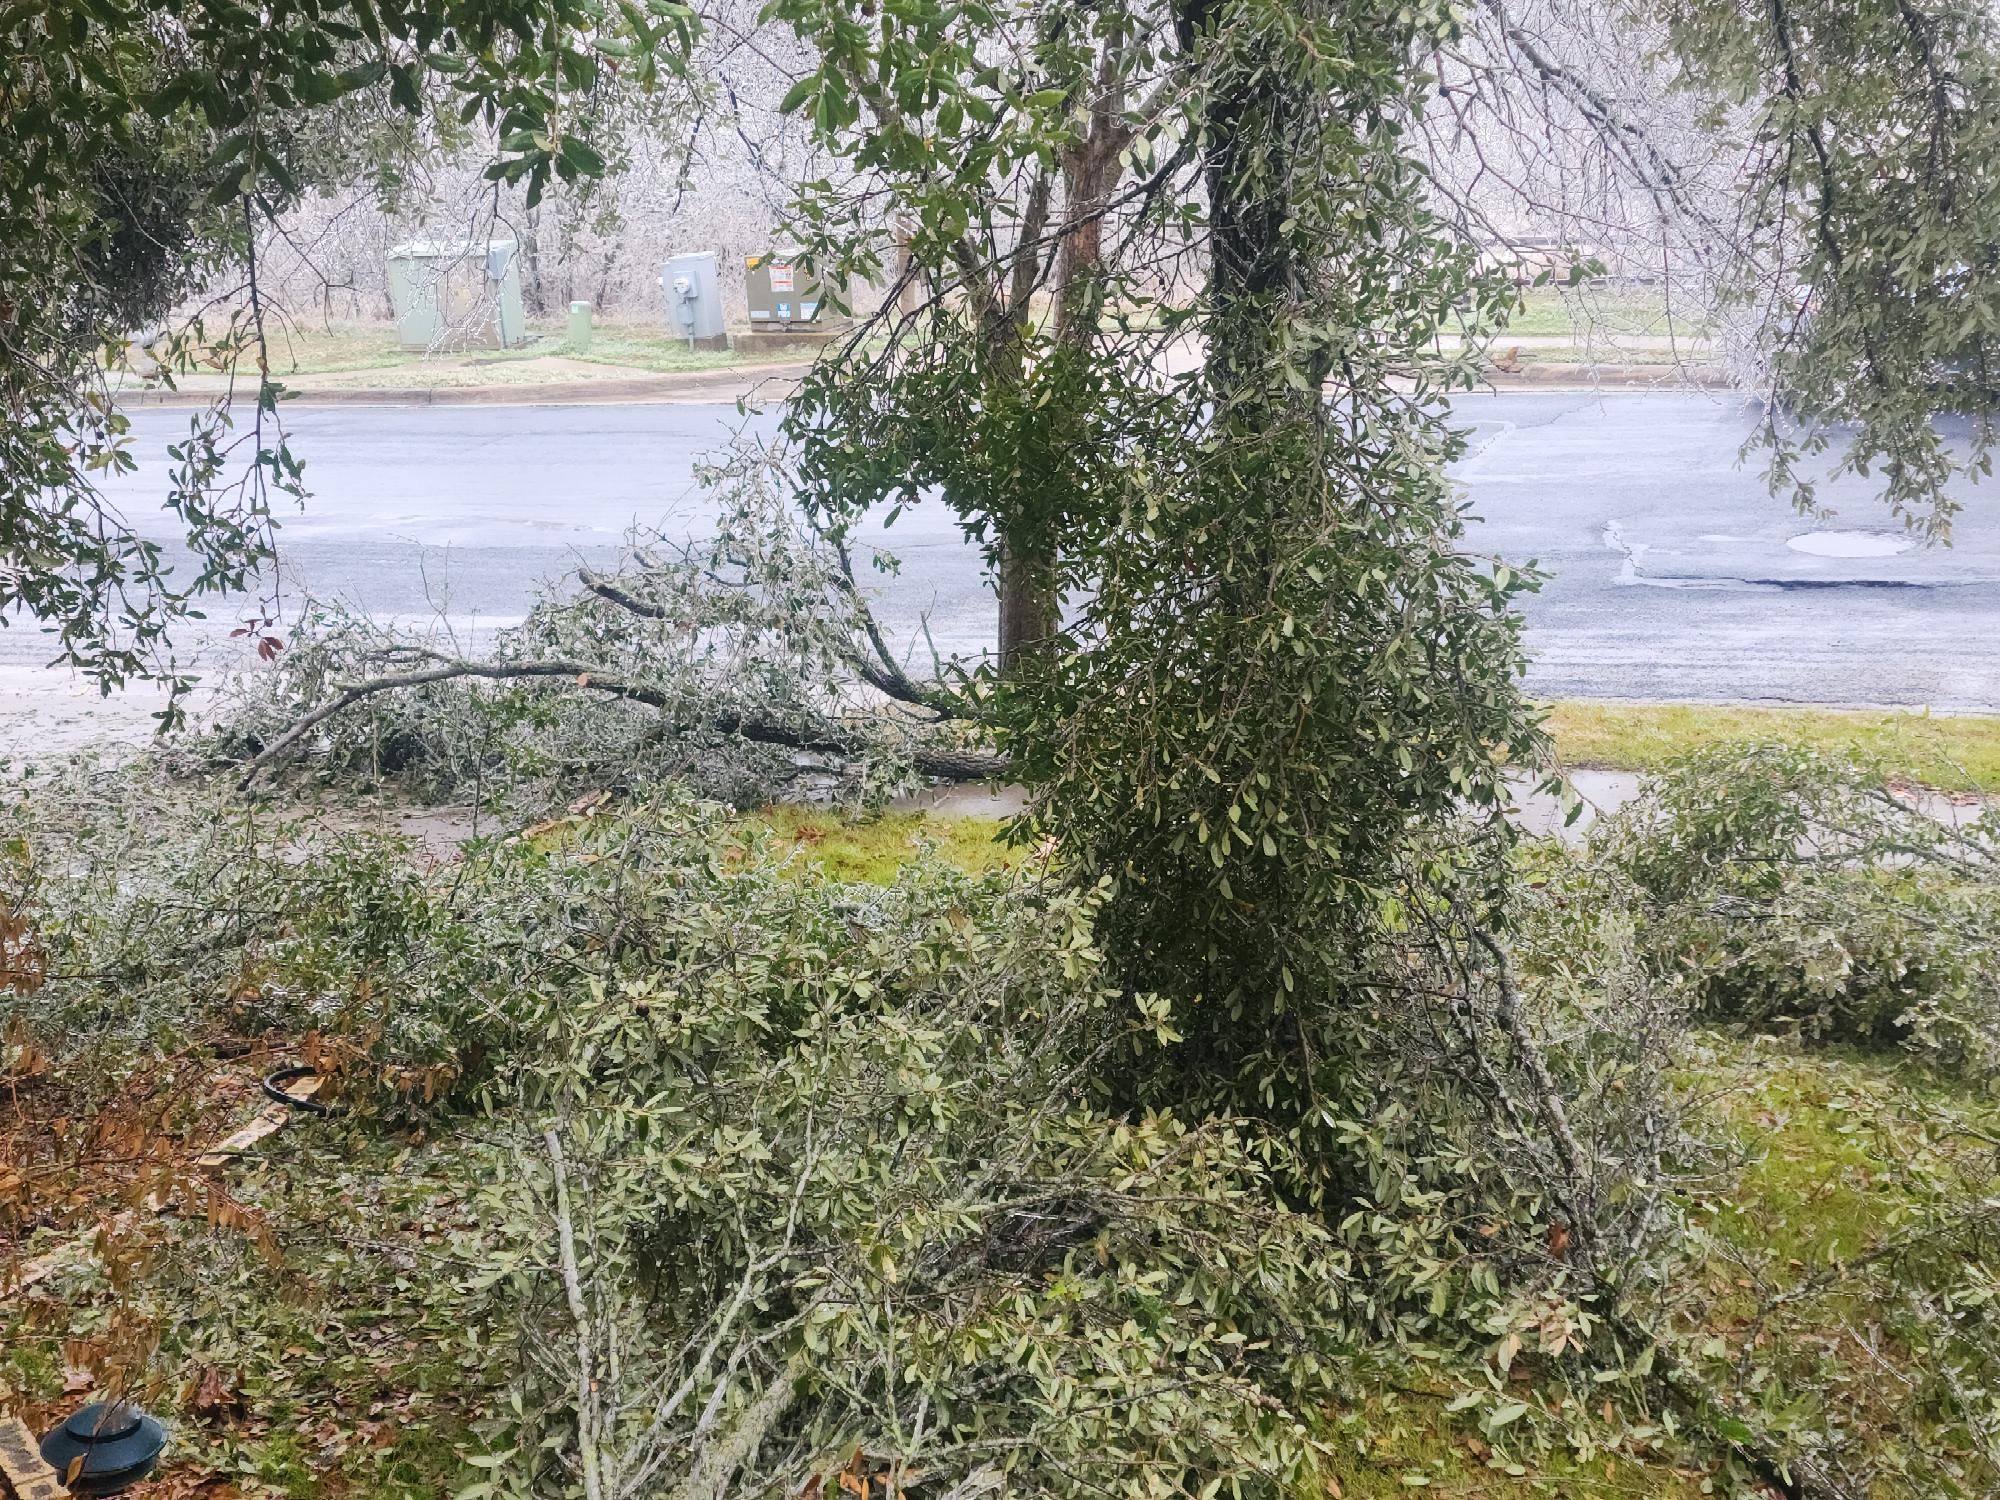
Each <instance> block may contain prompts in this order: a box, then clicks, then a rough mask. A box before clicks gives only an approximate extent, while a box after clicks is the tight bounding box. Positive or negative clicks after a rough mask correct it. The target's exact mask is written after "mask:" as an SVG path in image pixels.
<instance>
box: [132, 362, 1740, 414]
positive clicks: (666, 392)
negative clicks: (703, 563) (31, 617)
mask: <svg viewBox="0 0 2000 1500" xmlns="http://www.w3.org/2000/svg"><path fill="white" fill-rule="evenodd" d="M810 368H811V361H809V360H803V361H794V360H784V361H778V362H774V363H773V364H770V365H767V366H763V367H761V368H755V369H734V370H718V371H712V372H711V371H699V372H691V373H689V374H685V375H634V376H629V377H623V378H614V379H606V380H565V381H560V382H554V383H545V384H539V385H462V386H416V387H411V386H322V387H320V388H318V389H294V390H291V391H288V392H287V394H286V395H285V397H284V406H285V409H286V410H293V409H296V408H300V407H309V406H605V405H612V404H628V403H629V404H634V405H645V404H661V405H672V404H674V403H684V404H687V405H700V406H710V405H716V404H720V403H728V402H734V401H738V400H746V399H753V398H775V397H776V396H777V395H779V394H780V393H779V392H778V391H777V390H775V389H767V387H775V386H777V385H779V384H780V383H789V382H792V381H796V380H797V379H799V378H800V377H801V376H803V375H804V374H805V372H806V371H807V370H808V369H810ZM1484 380H1485V388H1486V389H1488V390H1493V391H1509V390H1539V391H1602V390H1632V391H1648V390H1657V391H1675V390H1679V391H1685V390H1703V391H1723V390H1730V389H1733V388H1734V386H1735V382H1734V381H1733V380H1731V379H1730V377H1729V375H1728V373H1727V372H1726V371H1724V370H1719V369H1716V368H1715V367H1713V366H1709V365H1553V364H1551V365H1537V364H1524V365H1522V366H1521V367H1520V368H1519V369H1516V370H1501V369H1496V368H1492V367H1490V366H1489V367H1488V368H1487V369H1486V371H1485V372H1484ZM220 394H221V393H220V392H216V391H170V390H165V389H159V388H156V389H141V390H135V391H120V392H118V393H116V394H115V395H114V396H113V398H112V399H113V401H114V402H115V403H116V404H117V405H119V406H124V407H142V406H158V407H174V408H191V407H203V406H207V405H209V404H210V403H211V402H213V401H214V400H216V398H217V397H218V396H219V395H220Z"/></svg>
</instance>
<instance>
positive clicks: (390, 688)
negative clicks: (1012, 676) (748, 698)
mask: <svg viewBox="0 0 2000 1500" xmlns="http://www.w3.org/2000/svg"><path fill="white" fill-rule="evenodd" d="M458 678H476V679H483V680H486V681H499V682H504V681H519V680H533V679H538V678H539V679H551V680H553V679H561V678H568V679H570V680H571V681H572V682H573V683H574V684H575V685H576V686H577V687H579V688H585V689H588V690H589V691H591V692H595V693H605V694H608V695H610V696H611V697H614V698H625V699H629V700H630V701H632V702H634V703H643V704H645V705H646V706H648V707H649V708H657V709H660V710H661V711H662V712H665V711H667V710H669V709H671V708H673V707H674V706H675V704H674V702H673V700H672V699H671V698H669V697H668V695H667V694H665V693H663V692H661V691H660V690H659V689H658V688H655V687H651V686H648V685H647V684H645V683H642V682H628V681H626V680H625V679H623V678H620V677H615V676H612V675H609V674H606V673H603V672H601V671H599V670H598V669H597V668H595V667H593V666H592V665H590V664H589V663H588V662H578V661H568V660H563V659H554V660H546V661H520V662H481V661H466V660H462V659H456V658H439V659H438V660H437V661H436V662H435V664H434V665H432V666H428V667H421V668H417V669H415V670H413V671H408V672H390V673H384V674H383V675H381V676H379V677H369V678H365V679H363V680H362V681H360V682H355V683H350V684H348V685H347V686H346V687H344V688H342V689H341V690H340V692H339V693H337V694H336V695H335V696H334V697H332V698H331V699H329V700H328V701H327V702H325V703H322V704H321V705H320V706H319V707H318V708H315V709H313V710H312V711H311V712H310V713H307V714H305V715H303V716H302V717H300V718H299V719H297V720H295V721H294V722H293V723H292V724H291V725H290V726H289V727H288V728H287V729H286V730H285V731H284V733H282V734H280V735H279V736H278V737H277V738H276V739H275V740H273V741H272V742H271V743H270V744H268V745H266V746H265V747H264V748H263V749H262V750H260V751H258V752H257V754H256V756H255V757H254V758H253V759H252V760H251V762H250V764H249V765H248V766H247V767H246V768H245V769H244V772H243V775H242V778H241V779H240V780H239V781H238V782H237V789H238V790H239V791H247V790H248V789H249V787H250V784H251V783H252V782H254V781H255V780H256V779H257V777H258V775H259V773H261V772H262V771H263V769H264V768H265V767H266V766H268V765H270V764H271V763H272V762H273V761H275V760H277V759H278V758H279V757H280V756H282V755H284V754H285V753H286V752H287V751H289V750H290V749H291V748H292V747H293V746H295V745H297V744H298V743H299V741H300V740H302V739H304V738H305V736H306V735H308V734H310V733H311V732H312V731H313V730H314V729H315V728H317V727H318V726H319V725H321V724H324V723H325V722H326V721H327V720H329V719H331V718H333V717H335V716H336V715H338V714H341V713H344V712H345V711H346V710H348V709H350V708H352V707H353V706H354V705H355V704H357V703H360V702H363V701H364V700H366V699H368V698H372V697H375V696H376V695H378V694H381V693H394V692H401V691H404V690H405V689H409V688H418V687H428V686H430V685H431V684H433V683H439V682H450V681H453V680H454V679H458ZM678 727H679V728H680V729H681V730H682V731H683V732H687V733H693V732H695V731H697V730H707V731H709V732H711V733H716V734H724V735H732V736H734V737H736V738H738V739H742V740H748V741H749V742H751V743H752V744H757V745H772V746H775V747H777V748H780V749H785V750H797V751H801V752H803V753H806V754H817V755H856V754H859V753H860V752H861V750H862V749H863V747H862V746H861V745H860V744H858V743H856V742H855V741H854V740H852V739H849V738H845V737H842V736H839V735H837V734H830V733H811V732H808V731H805V730H802V729H798V728H795V727H793V726H791V725H787V724H774V723H770V722H767V721H764V720H758V719H750V718H746V717H745V716H744V715H742V714H739V713H736V712H734V711H733V710H728V709H725V710H722V711H720V712H717V713H714V714H711V715H709V716H708V717H707V718H706V719H703V720H701V721H698V722H694V723H687V724H683V725H680V726H678ZM910 761H911V764H912V765H914V766H915V767H916V769H917V770H918V771H919V772H921V773H922V774H923V775H925V776H930V777H934V778H936V779H937V780H940V781H985V780H988V779H991V778H993V777H996V776H1000V775H1003V774H1005V772H1006V769H1007V763H1006V762H1005V761H1004V760H1002V759H1001V758H1000V757H998V756H995V755H987V754H982V753H980V752H978V751H972V750H944V749H937V748H934V747H930V746H921V745H920V746H917V747H915V748H913V750H912V752H911V755H910Z"/></svg>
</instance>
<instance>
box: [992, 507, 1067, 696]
mask: <svg viewBox="0 0 2000 1500" xmlns="http://www.w3.org/2000/svg"><path fill="white" fill-rule="evenodd" d="M1053 571H1054V570H1053V569H1052V568H1051V566H1050V565H1049V562H1048V560H1047V559H1045V558H1041V557H1036V556H1034V555H1032V554H1031V553H1029V552H1028V551H1027V550H1026V549H1023V548H1017V547H1012V546H1009V545H1008V544H1007V543H1006V542H1005V541H1004V540H1003V541H1002V542H1001V544H1000V675H1001V676H1002V677H1015V676H1018V675H1019V674H1020V673H1021V671H1022V670H1023V669H1024V668H1026V667H1029V666H1030V665H1032V664H1033V663H1034V662H1035V661H1036V660H1038V659H1039V658H1040V657H1041V656H1043V655H1044V654H1045V653H1046V652H1047V650H1048V646H1049V642H1050V641H1051V640H1053V639H1054V638H1055V633H1056V629H1057V627H1058V626H1059V625H1060V623H1061V621H1060V620H1059V619H1058V617H1057V602H1056V591H1055V581H1054V579H1053V578H1052V577H1051V574H1052V573H1053Z"/></svg>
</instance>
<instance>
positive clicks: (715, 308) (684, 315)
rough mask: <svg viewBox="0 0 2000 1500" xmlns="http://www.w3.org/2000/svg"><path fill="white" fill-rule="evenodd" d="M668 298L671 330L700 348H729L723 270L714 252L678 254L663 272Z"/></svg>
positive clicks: (692, 345)
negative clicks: (724, 315)
mask: <svg viewBox="0 0 2000 1500" xmlns="http://www.w3.org/2000/svg"><path fill="white" fill-rule="evenodd" d="M660 290H661V291H662V292H664V293H665V294H666V299H667V327H668V328H670V329H672V330H673V332H674V333H675V334H677V335H678V336H679V337H681V338H684V339H686V340H687V341H688V344H689V345H690V347H692V348H696V349H727V348H728V347H729V327H728V323H727V321H726V319H725V318H724V317H723V312H722V268H721V264H720V261H719V259H718V258H717V257H716V256H715V255H713V254H710V253H703V254H699V255H676V256H674V257H673V258H672V259H670V260H669V261H668V262H667V266H666V269H665V270H664V271H662V272H661V273H660Z"/></svg>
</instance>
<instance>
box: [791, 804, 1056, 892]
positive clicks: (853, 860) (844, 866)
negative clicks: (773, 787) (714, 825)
mask: <svg viewBox="0 0 2000 1500" xmlns="http://www.w3.org/2000/svg"><path fill="white" fill-rule="evenodd" d="M753 821H754V822H755V823H756V824H758V825H760V826H761V827H762V828H764V829H766V830H768V831H769V833H770V836H771V841H772V848H771V852H772V853H773V854H774V855H777V856H778V857H780V858H787V859H789V861H790V863H791V865H792V867H793V868H795V869H796V870H797V871H798V872H799V873H800V874H804V873H806V872H808V871H810V872H812V873H814V874H817V875H820V876H823V877H825V878H826V879H829V880H840V881H848V882H853V883H862V884H868V885H888V884H890V883H891V882H893V881H894V880H895V878H896V875H897V873H898V872H899V871H900V870H901V869H902V868H903V867H904V866H905V865H907V864H909V863H910V862H911V861H912V860H913V859H915V858H916V857H917V855H918V853H919V852H920V851H921V850H923V849H925V848H927V847H928V848H932V849H935V851H936V853H937V855H938V857H939V858H940V859H942V860H943V861H944V862H945V863H946V864H948V865H951V866H953V867H955V868H957V869H960V870H964V871H965V872H967V873H968V874H973V875H978V874H982V873H984V872H985V871H987V870H996V869H1011V868H1013V867H1014V866H1016V865H1018V864H1019V863H1020V860H1021V854H1020V851H1019V850H1017V849H1012V848H1009V847H1008V846H1007V845H1006V844H1003V843H1002V842H1001V841H1000V823H999V821H998V820H997V819H994V818H956V817H935V816H932V815H931V814H929V813H921V812H905V813H881V814H878V815H876V816H874V817H866V818H844V817H841V816H840V815H839V814H837V813H831V812H825V811H822V810H819V809H814V808H804V807H767V808H765V809H764V810H763V811H762V812H759V813H758V814H757V815H756V817H755V819H754V820H753Z"/></svg>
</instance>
